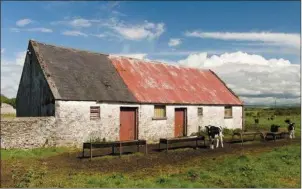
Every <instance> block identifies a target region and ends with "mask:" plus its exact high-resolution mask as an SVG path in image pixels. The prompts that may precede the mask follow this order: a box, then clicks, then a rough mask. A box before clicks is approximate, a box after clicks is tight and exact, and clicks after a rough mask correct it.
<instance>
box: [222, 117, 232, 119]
mask: <svg viewBox="0 0 302 189" xmlns="http://www.w3.org/2000/svg"><path fill="white" fill-rule="evenodd" d="M232 118H233V117H224V119H232Z"/></svg>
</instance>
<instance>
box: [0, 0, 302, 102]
mask: <svg viewBox="0 0 302 189" xmlns="http://www.w3.org/2000/svg"><path fill="white" fill-rule="evenodd" d="M1 3H2V7H1V63H2V64H1V68H3V69H2V70H4V71H1V72H2V76H1V77H2V78H1V80H2V82H1V84H2V86H1V89H2V92H1V93H4V94H6V95H8V96H14V95H15V94H14V93H16V90H17V88H18V86H17V85H18V82H19V79H20V75H21V74H20V73H19V72H21V71H20V70H22V69H21V68H22V57H23V54H22V52H24V51H25V50H26V48H27V44H28V40H29V39H34V40H37V41H41V42H45V43H50V44H57V45H61V46H67V47H73V48H79V49H85V50H91V51H95V52H103V53H109V54H118V55H124V56H132V57H137V58H141V59H147V60H148V59H151V60H160V61H164V62H167V63H171V64H182V65H183V66H191V67H198V68H203V67H208V68H211V69H213V70H214V71H215V72H217V73H218V75H219V76H220V77H222V78H223V79H224V80H225V81H226V83H227V84H228V85H229V86H230V87H231V88H232V89H234V91H235V92H237V93H238V94H239V95H240V96H241V97H242V98H243V100H244V101H246V102H247V103H251V104H253V103H271V102H274V98H278V99H279V101H280V102H283V103H296V102H298V101H299V100H300V99H299V98H298V96H300V90H299V91H298V88H297V86H298V84H299V82H300V71H299V70H300V44H301V43H300V22H301V21H300V2H260V1H254V2H253V1H250V2H218V1H216V2H209V1H206V2H196V1H194V2H172V1H170V2H113V1H111V2H67V1H65V2H64V1H62V2H1ZM17 65H18V66H19V67H18V66H17ZM232 67H234V69H231V70H237V72H236V73H233V72H231V70H229V71H226V70H228V69H230V68H232ZM226 68H228V69H226ZM282 70H283V71H285V72H286V73H287V74H284V73H282V74H280V73H279V72H281V71H282ZM238 72H240V73H241V74H238ZM12 73H13V74H12ZM242 73H244V74H243V75H242ZM263 73H267V74H269V75H270V77H268V78H269V79H268V78H265V77H264V78H262V75H263ZM293 73H294V74H293ZM18 74H19V77H18ZM8 80H14V82H11V81H8ZM238 80H240V82H238ZM275 80H277V81H278V82H277V83H275V84H274V82H275ZM5 81H6V82H5ZM281 81H284V82H283V84H282V85H280V82H281ZM281 83H282V82H281ZM291 83H294V88H295V90H293V91H291V92H288V91H286V88H287V87H291V88H292V87H293V85H291ZM11 85H14V86H11ZM265 86H267V87H268V88H269V89H266V87H265ZM280 88H282V89H283V90H280ZM251 93H253V94H252V95H251ZM292 94H295V95H292Z"/></svg>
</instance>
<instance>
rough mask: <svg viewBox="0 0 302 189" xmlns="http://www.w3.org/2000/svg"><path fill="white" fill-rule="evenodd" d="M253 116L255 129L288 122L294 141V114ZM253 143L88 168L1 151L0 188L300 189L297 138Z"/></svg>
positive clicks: (97, 162)
mask: <svg viewBox="0 0 302 189" xmlns="http://www.w3.org/2000/svg"><path fill="white" fill-rule="evenodd" d="M253 111H254V112H257V111H261V112H262V116H260V118H259V120H260V121H259V126H260V127H261V128H264V129H269V128H270V125H271V124H278V125H281V126H282V127H286V124H285V123H284V120H285V119H286V118H290V119H291V120H292V121H293V122H295V123H296V129H297V132H296V134H297V136H300V115H299V114H293V113H291V115H278V116H277V117H276V118H275V119H274V120H267V116H268V115H269V114H268V113H267V114H265V110H262V109H258V110H257V109H256V110H255V109H253ZM263 111H264V112H263ZM253 124H254V116H253V115H251V116H246V126H247V127H251V126H252V125H253ZM251 128H252V127H251ZM254 143H255V144H254ZM254 143H249V144H245V147H244V148H241V145H240V144H234V145H235V146H234V147H231V148H230V147H228V146H227V145H226V146H225V148H224V149H217V150H215V151H210V150H208V151H200V150H192V149H187V148H186V149H179V150H173V151H171V152H169V154H167V155H166V154H165V153H153V154H149V155H148V156H143V155H142V154H141V153H135V154H130V155H124V156H122V158H119V157H116V156H104V157H98V158H94V159H93V160H92V162H89V161H88V160H87V159H86V160H79V159H77V158H76V156H77V154H79V153H80V152H79V151H78V150H77V149H71V148H41V149H33V150H1V169H2V170H1V187H42V188H43V187H69V188H70V187H71V188H72V187H79V188H81V187H88V188H89V187H115V188H117V187H128V188H135V187H144V188H154V187H157V188H164V187H169V188H171V187H175V188H179V187H182V188H187V187H194V188H196V187H197V188H204V187H206V188H217V187H219V188H221V187H222V188H223V187H233V188H250V187H258V188H267V187H269V188H271V187H273V188H283V187H284V188H286V187H287V188H300V187H301V180H300V167H301V155H300V154H301V146H300V137H299V139H298V140H296V142H290V141H286V140H281V141H277V142H276V143H274V142H268V144H265V145H264V144H262V143H260V142H259V141H255V142H254ZM129 168H131V169H129Z"/></svg>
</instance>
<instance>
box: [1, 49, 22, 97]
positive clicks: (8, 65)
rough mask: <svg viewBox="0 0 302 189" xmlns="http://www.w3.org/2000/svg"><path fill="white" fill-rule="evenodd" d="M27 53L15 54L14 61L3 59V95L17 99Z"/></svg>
mask: <svg viewBox="0 0 302 189" xmlns="http://www.w3.org/2000/svg"><path fill="white" fill-rule="evenodd" d="M25 53H26V51H23V52H17V53H15V57H14V58H13V59H5V58H2V59H1V94H4V95H5V96H8V97H10V98H11V97H16V94H17V90H18V86H19V82H20V78H21V73H22V68H23V64H24V61H25V55H26V54H25Z"/></svg>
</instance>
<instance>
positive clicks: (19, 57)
mask: <svg viewBox="0 0 302 189" xmlns="http://www.w3.org/2000/svg"><path fill="white" fill-rule="evenodd" d="M25 56H26V51H22V52H18V53H16V64H17V65H20V66H23V64H24V61H25Z"/></svg>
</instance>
